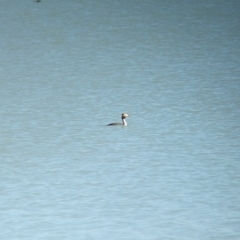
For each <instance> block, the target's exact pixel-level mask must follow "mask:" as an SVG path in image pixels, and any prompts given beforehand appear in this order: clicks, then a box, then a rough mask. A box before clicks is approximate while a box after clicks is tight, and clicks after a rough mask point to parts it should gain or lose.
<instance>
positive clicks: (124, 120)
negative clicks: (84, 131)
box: [107, 113, 128, 126]
mask: <svg viewBox="0 0 240 240" xmlns="http://www.w3.org/2000/svg"><path fill="white" fill-rule="evenodd" d="M126 117H128V114H127V113H123V114H122V123H110V124H108V125H107V126H119V125H120V126H127V122H126Z"/></svg>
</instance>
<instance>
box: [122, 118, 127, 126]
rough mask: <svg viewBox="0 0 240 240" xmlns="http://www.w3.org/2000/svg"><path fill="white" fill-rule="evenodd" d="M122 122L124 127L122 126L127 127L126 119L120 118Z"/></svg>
mask: <svg viewBox="0 0 240 240" xmlns="http://www.w3.org/2000/svg"><path fill="white" fill-rule="evenodd" d="M122 122H123V125H124V126H127V122H126V119H125V118H122Z"/></svg>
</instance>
